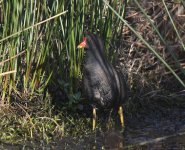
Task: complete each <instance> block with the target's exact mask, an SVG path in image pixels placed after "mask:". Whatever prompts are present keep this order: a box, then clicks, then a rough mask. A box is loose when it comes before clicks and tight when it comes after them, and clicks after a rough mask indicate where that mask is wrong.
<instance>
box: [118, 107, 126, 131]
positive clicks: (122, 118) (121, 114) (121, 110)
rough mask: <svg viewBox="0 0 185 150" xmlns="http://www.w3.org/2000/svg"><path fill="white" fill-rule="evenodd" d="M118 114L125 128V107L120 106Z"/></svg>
mask: <svg viewBox="0 0 185 150" xmlns="http://www.w3.org/2000/svg"><path fill="white" fill-rule="evenodd" d="M118 114H119V117H120V122H121V126H122V128H123V127H124V125H125V124H124V115H123V107H122V106H119V110H118Z"/></svg>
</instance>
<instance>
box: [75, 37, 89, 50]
mask: <svg viewBox="0 0 185 150" xmlns="http://www.w3.org/2000/svg"><path fill="white" fill-rule="evenodd" d="M86 45H87V38H86V37H84V38H83V41H82V42H81V43H80V44H79V45H78V46H77V48H84V47H85V46H86Z"/></svg>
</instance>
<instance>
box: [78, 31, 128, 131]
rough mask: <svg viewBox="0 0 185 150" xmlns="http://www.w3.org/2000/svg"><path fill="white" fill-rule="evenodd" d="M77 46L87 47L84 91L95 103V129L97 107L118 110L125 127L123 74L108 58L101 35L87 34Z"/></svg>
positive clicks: (125, 90)
mask: <svg viewBox="0 0 185 150" xmlns="http://www.w3.org/2000/svg"><path fill="white" fill-rule="evenodd" d="M77 48H85V56H84V61H83V70H82V73H83V76H82V81H83V88H84V93H85V95H86V96H87V98H88V99H89V100H91V102H92V103H93V130H94V129H95V126H96V107H98V108H100V109H111V108H113V109H114V110H118V113H119V115H120V121H121V125H122V127H123V126H124V116H123V104H124V102H125V101H126V99H127V88H126V83H125V80H124V76H123V74H122V73H121V72H119V71H117V70H115V69H114V67H113V66H112V65H111V64H110V63H109V61H108V60H107V58H106V56H105V49H104V44H103V41H102V40H101V39H100V37H99V36H97V35H95V34H90V33H88V34H86V36H85V37H84V39H83V41H82V42H81V43H80V44H79V45H78V47H77Z"/></svg>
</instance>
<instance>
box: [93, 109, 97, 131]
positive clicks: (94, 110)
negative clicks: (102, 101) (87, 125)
mask: <svg viewBox="0 0 185 150" xmlns="http://www.w3.org/2000/svg"><path fill="white" fill-rule="evenodd" d="M95 127H96V108H95V107H93V130H95Z"/></svg>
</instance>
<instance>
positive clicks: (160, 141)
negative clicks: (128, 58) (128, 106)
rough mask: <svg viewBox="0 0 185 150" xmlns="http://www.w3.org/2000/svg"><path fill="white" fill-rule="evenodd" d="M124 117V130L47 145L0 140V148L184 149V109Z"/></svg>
mask: <svg viewBox="0 0 185 150" xmlns="http://www.w3.org/2000/svg"><path fill="white" fill-rule="evenodd" d="M138 114H139V115H137V116H135V117H126V128H125V132H124V133H121V132H119V131H116V130H113V129H112V130H109V131H107V132H97V133H96V134H92V135H87V136H85V137H82V138H79V137H66V138H64V139H62V140H61V141H58V142H57V143H56V142H53V143H51V144H49V145H44V144H42V143H29V144H28V143H27V144H25V145H24V146H23V145H10V144H3V143H1V146H0V149H12V148H13V149H15V150H16V149H26V150H27V149H43V150H50V149H56V150H58V149H75V150H81V149H131V150H132V149H134V150H135V149H138V150H140V149H149V150H153V149H154V150H156V149H185V109H183V108H182V109H179V108H173V109H157V110H155V111H154V110H152V109H149V110H147V111H142V112H138Z"/></svg>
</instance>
